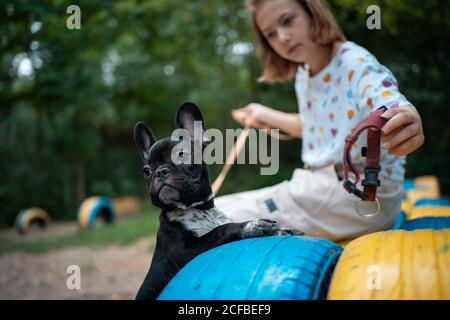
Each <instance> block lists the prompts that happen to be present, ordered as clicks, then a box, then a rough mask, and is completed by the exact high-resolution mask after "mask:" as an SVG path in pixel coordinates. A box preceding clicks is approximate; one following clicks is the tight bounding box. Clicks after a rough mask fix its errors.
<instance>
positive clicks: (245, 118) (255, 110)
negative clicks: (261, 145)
mask: <svg viewBox="0 0 450 320" xmlns="http://www.w3.org/2000/svg"><path fill="white" fill-rule="evenodd" d="M271 111H272V109H270V108H269V107H266V106H263V105H262V104H259V103H250V104H248V105H247V106H245V107H244V108H239V109H234V110H231V115H232V116H233V118H234V120H236V121H237V122H239V123H240V124H241V125H242V126H244V127H246V126H249V127H254V128H267V127H270V125H269V122H270V113H271Z"/></svg>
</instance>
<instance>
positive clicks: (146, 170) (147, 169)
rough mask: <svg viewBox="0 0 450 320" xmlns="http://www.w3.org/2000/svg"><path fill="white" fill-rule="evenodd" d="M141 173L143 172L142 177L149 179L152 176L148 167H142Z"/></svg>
mask: <svg viewBox="0 0 450 320" xmlns="http://www.w3.org/2000/svg"><path fill="white" fill-rule="evenodd" d="M142 171H143V172H144V175H145V176H146V177H147V178H149V177H150V176H151V175H152V170H150V168H149V167H144V169H142Z"/></svg>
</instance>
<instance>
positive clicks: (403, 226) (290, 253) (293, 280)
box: [159, 176, 450, 300]
mask: <svg viewBox="0 0 450 320" xmlns="http://www.w3.org/2000/svg"><path fill="white" fill-rule="evenodd" d="M404 189H405V197H404V201H403V203H402V212H401V213H400V215H399V219H398V221H397V222H396V224H395V225H394V227H393V230H390V231H382V232H377V233H372V234H368V235H365V236H362V237H359V238H357V239H350V240H343V241H340V242H339V245H338V244H335V243H333V242H331V241H328V240H324V239H315V238H310V237H293V236H290V237H289V236H284V237H282V236H277V237H265V238H255V239H247V240H242V241H237V242H232V243H228V244H225V245H223V246H220V247H217V248H215V249H213V250H210V251H207V252H205V253H203V254H201V255H200V256H198V257H196V258H195V259H194V260H192V261H190V262H189V263H188V264H187V265H186V266H184V268H182V269H181V270H180V271H179V272H178V273H177V275H176V276H175V277H174V278H173V279H172V281H171V282H170V283H169V284H168V285H167V286H166V288H165V289H164V290H163V291H162V293H161V295H160V296H159V299H161V300H166V299H174V300H177V299H199V300H202V299H324V298H326V297H327V298H328V299H450V199H448V198H446V197H443V196H441V194H440V188H439V184H438V180H437V178H436V177H434V176H424V177H417V178H415V179H407V180H406V181H405V184H404ZM408 195H409V196H408ZM342 247H345V249H342ZM341 253H342V254H341ZM336 263H337V264H336ZM330 283H331V284H330ZM329 284H330V285H329ZM328 289H329V290H328Z"/></svg>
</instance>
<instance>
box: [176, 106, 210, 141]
mask: <svg viewBox="0 0 450 320" xmlns="http://www.w3.org/2000/svg"><path fill="white" fill-rule="evenodd" d="M176 127H177V128H178V129H186V130H187V131H189V133H190V135H191V137H192V139H193V140H200V141H201V142H202V144H206V143H208V142H209V139H208V137H207V136H206V133H205V131H206V125H205V121H204V120H203V115H202V112H201V111H200V109H199V108H198V107H197V106H196V105H195V104H194V103H192V102H189V101H187V102H185V103H183V104H182V105H181V107H180V108H179V109H178V112H177V116H176ZM194 128H196V129H195V130H194ZM194 133H195V134H196V135H198V137H196V136H194Z"/></svg>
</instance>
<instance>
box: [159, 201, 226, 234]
mask: <svg viewBox="0 0 450 320" xmlns="http://www.w3.org/2000/svg"><path fill="white" fill-rule="evenodd" d="M167 217H168V218H169V221H178V222H179V223H181V224H182V225H183V226H184V227H185V228H186V229H187V230H190V231H191V232H192V233H193V234H194V235H196V236H197V237H201V236H203V235H204V234H206V233H208V232H209V231H211V230H212V229H214V228H217V227H218V226H221V225H223V224H225V223H229V222H232V221H231V219H229V218H227V217H226V216H225V215H224V214H223V213H222V212H221V211H220V210H219V209H217V208H216V207H214V208H211V209H208V210H200V209H196V208H189V209H187V210H181V209H177V210H173V211H169V212H167Z"/></svg>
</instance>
